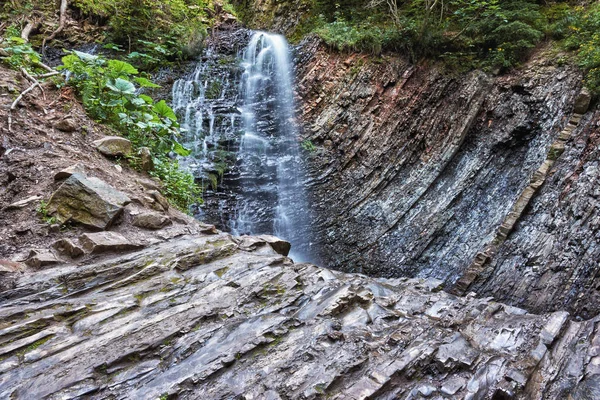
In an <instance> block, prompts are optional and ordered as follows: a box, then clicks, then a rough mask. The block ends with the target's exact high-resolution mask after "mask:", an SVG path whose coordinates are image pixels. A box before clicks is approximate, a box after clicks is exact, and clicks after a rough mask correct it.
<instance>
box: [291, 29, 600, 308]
mask: <svg viewBox="0 0 600 400" xmlns="http://www.w3.org/2000/svg"><path fill="white" fill-rule="evenodd" d="M297 65H298V66H299V67H298V94H299V96H300V98H301V100H302V109H301V111H300V113H299V114H300V116H301V120H302V121H303V123H304V139H307V140H310V141H311V142H312V143H313V144H314V145H316V147H317V149H318V150H317V151H315V152H313V153H311V154H308V157H309V158H310V164H311V167H312V173H311V175H312V181H311V183H310V185H311V193H312V204H313V206H314V207H315V209H316V215H317V216H318V218H317V220H316V221H315V226H316V231H317V235H318V237H319V239H320V241H321V242H322V251H321V254H320V258H321V259H323V260H324V261H325V264H326V265H328V266H329V267H333V268H338V269H343V270H345V271H350V272H362V273H367V274H370V275H375V276H383V277H400V276H415V277H422V278H428V277H432V278H437V279H441V280H443V281H444V282H445V284H446V285H447V287H448V288H452V287H453V286H455V285H456V284H457V282H458V281H459V280H461V278H463V281H462V282H461V283H460V284H458V285H457V287H458V288H459V289H460V290H462V292H465V291H470V290H476V291H477V292H478V293H481V294H482V295H493V296H495V297H496V298H497V299H499V300H504V301H508V302H510V303H511V304H513V305H518V306H522V307H526V308H527V309H529V310H534V311H538V312H543V311H547V310H560V309H567V310H570V311H572V312H574V313H575V314H577V315H581V316H582V317H584V318H590V317H592V316H594V315H596V314H597V313H598V312H600V302H598V301H592V302H590V301H589V300H590V296H591V298H592V299H595V298H596V297H595V296H596V294H595V290H596V288H597V287H599V286H600V282H597V280H596V278H595V272H594V271H595V267H597V260H598V252H599V251H600V246H599V245H598V244H599V243H598V241H599V239H598V235H597V227H596V225H597V224H596V222H595V221H596V220H598V218H600V217H598V211H597V209H598V207H597V204H598V203H597V200H596V197H595V191H596V189H594V188H595V187H597V185H596V184H595V182H596V181H597V179H598V173H597V165H596V164H597V162H596V161H594V159H593V154H595V151H596V150H595V148H594V143H596V141H595V139H594V138H595V137H596V136H597V128H596V121H597V116H596V114H594V111H592V112H588V113H586V114H585V115H582V116H581V117H575V118H574V119H573V121H575V120H577V121H576V122H579V120H581V122H579V123H578V124H573V123H571V124H569V120H570V118H571V115H572V113H573V108H574V104H575V101H576V99H577V97H578V94H579V93H580V79H581V77H580V75H579V73H578V72H576V71H575V70H573V69H571V68H570V67H568V66H562V67H557V66H556V65H554V64H553V63H552V62H551V61H549V60H548V56H547V55H545V54H544V51H543V49H542V50H540V51H539V53H538V54H537V56H535V57H533V59H532V60H531V61H530V62H529V63H528V64H526V65H525V66H524V67H523V68H521V69H520V70H518V71H513V72H511V73H509V74H506V75H501V76H497V77H492V76H489V75H486V74H483V73H481V72H472V73H469V74H466V75H465V74H462V75H451V74H449V73H447V72H443V71H442V70H441V69H439V68H437V67H436V66H435V65H425V64H420V65H416V66H415V65H412V64H410V63H408V62H407V61H405V60H404V59H402V58H401V57H397V56H382V57H380V58H379V59H373V57H369V56H366V55H357V54H350V55H348V54H339V53H332V52H330V51H328V50H327V49H326V48H325V47H324V46H323V45H322V44H320V43H319V41H318V40H314V39H310V40H307V41H305V42H304V43H303V44H302V46H300V48H299V50H298V55H297ZM583 100H587V101H588V102H589V98H587V99H583ZM578 107H579V106H578ZM567 131H568V135H566V136H565V137H562V139H561V133H562V134H564V133H565V132H567ZM559 141H560V142H561V143H560V146H561V148H560V149H559V150H561V151H559V152H555V151H554V150H556V149H554V150H553V148H552V145H553V144H554V143H558V142H559ZM563 148H564V154H562V155H561V152H562V151H563ZM554 153H556V154H554ZM547 159H551V160H552V163H553V165H552V166H551V165H549V164H548V163H546V164H548V165H546V164H545V162H546V161H547ZM544 165H545V167H544ZM546 167H547V168H546ZM540 170H543V175H544V177H543V179H541V180H540V179H538V178H540V177H539V176H538V175H539V174H540ZM537 181H539V182H537ZM544 182H545V183H544ZM530 185H534V186H536V187H535V188H534V187H533V186H530ZM527 188H529V190H528V189H527ZM536 191H537V193H538V194H539V196H536V195H535V192H536ZM522 195H525V197H522ZM542 197H543V198H544V200H543V201H542V200H541V198H542ZM525 200H526V201H525ZM334 205H335V206H334ZM521 206H523V207H521ZM525 206H527V207H525ZM572 208H576V210H573V209H572ZM515 210H518V211H519V212H518V213H514V211H515ZM511 211H513V213H511ZM557 213H558V214H559V215H556V214H557ZM516 214H519V215H518V218H512V219H511V216H513V217H514V216H516ZM507 216H508V218H507ZM517 219H518V221H517ZM530 221H534V222H533V225H528V224H530V223H531V222H530ZM504 223H506V224H508V225H507V226H509V228H510V229H508V230H507V229H504V228H502V226H503V224H504ZM505 228H506V227H505ZM574 230H576V232H575V231H574ZM499 231H506V232H504V233H503V237H502V240H501V241H500V242H498V243H497V244H498V246H497V248H495V249H493V252H492V253H494V255H495V256H494V257H493V259H492V258H490V257H488V256H487V255H486V254H487V253H486V251H485V250H486V249H487V246H488V245H490V244H493V243H496V241H495V239H496V235H497V232H499ZM567 253H568V255H567ZM559 254H560V255H559ZM594 260H595V261H594ZM473 265H479V267H477V268H476V269H477V271H478V272H477V273H475V274H473V272H474V269H473V268H469V267H470V266H473ZM467 281H468V282H467ZM475 281H476V283H475ZM547 284H550V287H551V290H549V291H545V290H544V287H546V285H547ZM557 295H558V297H557ZM557 300H559V301H558V302H557ZM583 303H586V304H583ZM590 303H591V304H590Z"/></svg>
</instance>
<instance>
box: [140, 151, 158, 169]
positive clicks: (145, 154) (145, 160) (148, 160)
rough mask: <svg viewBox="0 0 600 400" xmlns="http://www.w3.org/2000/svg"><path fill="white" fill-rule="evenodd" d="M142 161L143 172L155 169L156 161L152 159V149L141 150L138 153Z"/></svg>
mask: <svg viewBox="0 0 600 400" xmlns="http://www.w3.org/2000/svg"><path fill="white" fill-rule="evenodd" d="M138 154H139V155H140V158H141V160H142V170H144V171H146V172H148V171H152V170H153V169H154V159H153V158H152V153H151V152H150V149H149V148H147V147H142V148H140V151H139V153H138Z"/></svg>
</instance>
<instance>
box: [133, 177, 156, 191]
mask: <svg viewBox="0 0 600 400" xmlns="http://www.w3.org/2000/svg"><path fill="white" fill-rule="evenodd" d="M135 181H136V182H137V183H139V184H140V185H142V186H143V187H144V189H148V190H156V191H160V189H161V184H160V182H156V181H154V180H150V179H139V178H138V179H136V180H135Z"/></svg>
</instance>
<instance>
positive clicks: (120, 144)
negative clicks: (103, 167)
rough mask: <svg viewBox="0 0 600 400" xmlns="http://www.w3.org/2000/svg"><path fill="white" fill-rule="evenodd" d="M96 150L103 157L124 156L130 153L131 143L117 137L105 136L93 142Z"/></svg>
mask: <svg viewBox="0 0 600 400" xmlns="http://www.w3.org/2000/svg"><path fill="white" fill-rule="evenodd" d="M94 145H95V146H96V150H98V151H99V152H100V153H102V154H104V155H105V156H109V157H116V156H125V155H127V154H130V153H131V142H130V141H129V140H127V139H125V138H122V137H119V136H107V137H105V138H102V139H100V140H96V141H95V142H94Z"/></svg>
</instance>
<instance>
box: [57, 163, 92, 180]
mask: <svg viewBox="0 0 600 400" xmlns="http://www.w3.org/2000/svg"><path fill="white" fill-rule="evenodd" d="M85 173H86V171H85V166H84V165H83V164H79V163H77V164H74V165H71V166H70V167H67V168H65V169H63V170H60V171H58V172H57V173H56V175H54V180H55V181H62V180H64V179H67V178H69V177H70V176H71V175H73V174H82V175H85Z"/></svg>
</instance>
